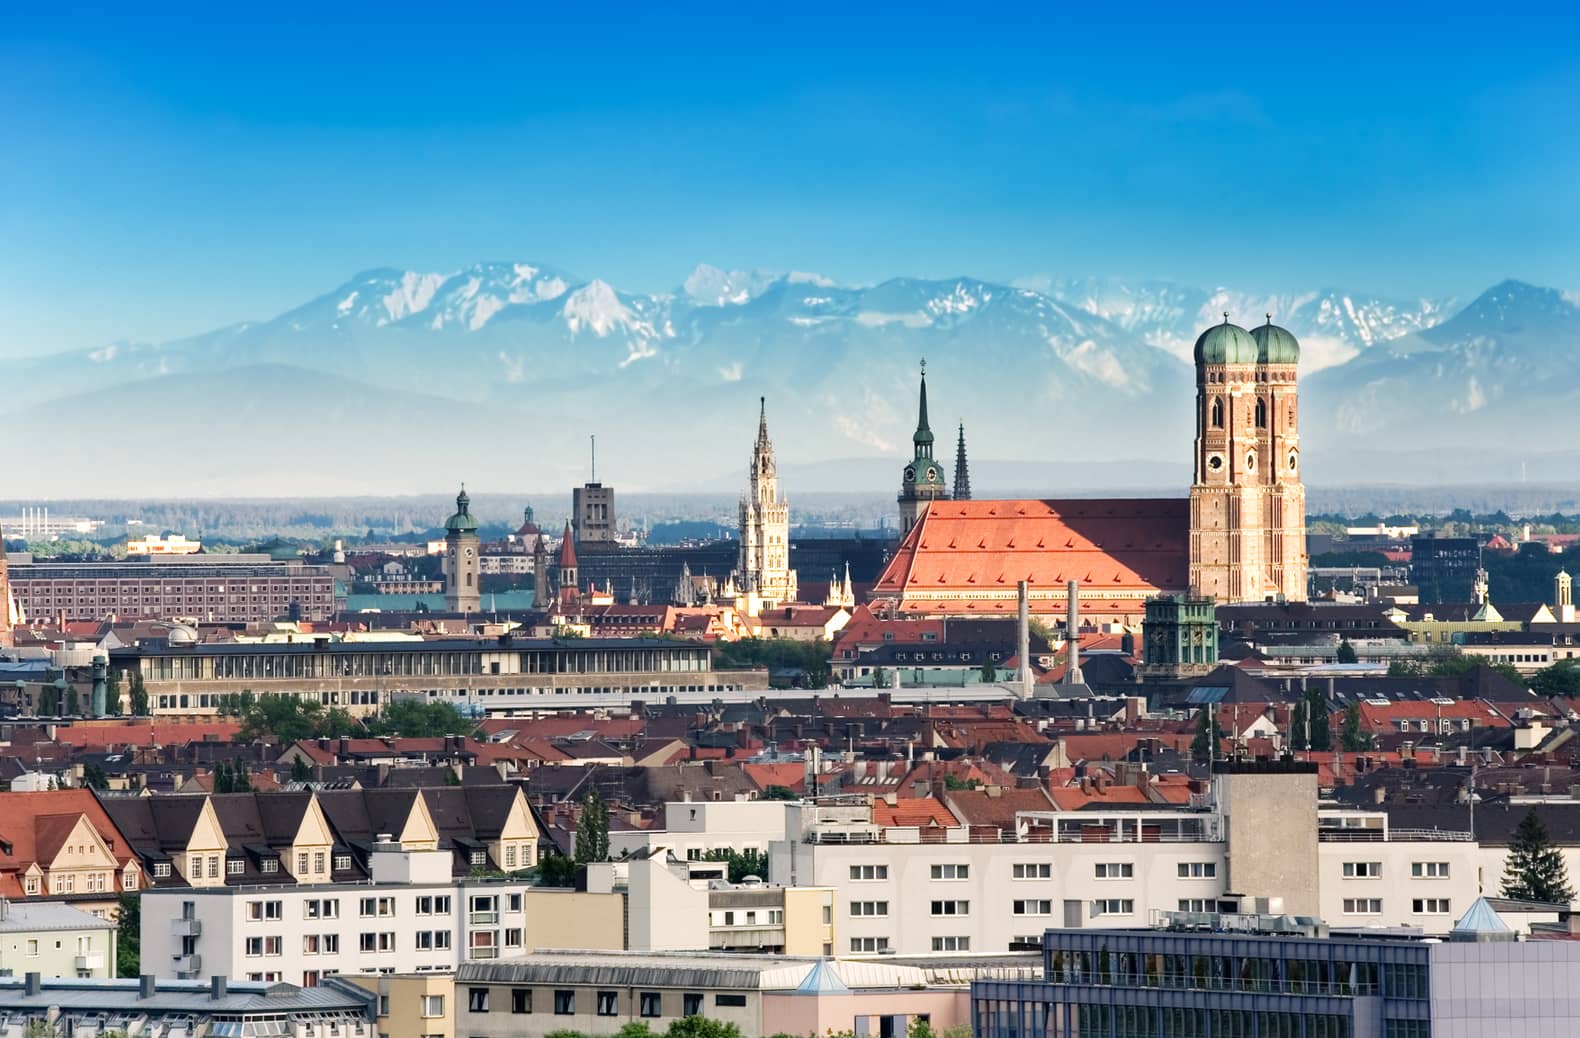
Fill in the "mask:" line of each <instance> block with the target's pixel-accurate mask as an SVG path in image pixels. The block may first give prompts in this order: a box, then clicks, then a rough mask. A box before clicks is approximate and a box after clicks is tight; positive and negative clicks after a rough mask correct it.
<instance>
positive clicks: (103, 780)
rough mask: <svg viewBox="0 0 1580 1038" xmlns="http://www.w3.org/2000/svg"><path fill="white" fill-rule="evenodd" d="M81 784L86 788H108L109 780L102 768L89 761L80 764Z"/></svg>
mask: <svg viewBox="0 0 1580 1038" xmlns="http://www.w3.org/2000/svg"><path fill="white" fill-rule="evenodd" d="M82 784H83V785H84V786H85V787H87V788H88V789H109V788H110V780H109V778H108V777H106V776H105V774H104V769H103V768H101V767H99V766H98V765H97V764H91V763H90V764H84V765H83V766H82Z"/></svg>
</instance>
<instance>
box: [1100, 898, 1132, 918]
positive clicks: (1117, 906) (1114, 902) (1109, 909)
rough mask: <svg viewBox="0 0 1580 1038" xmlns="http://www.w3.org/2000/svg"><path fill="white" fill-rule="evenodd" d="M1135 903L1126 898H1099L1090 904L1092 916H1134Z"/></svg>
mask: <svg viewBox="0 0 1580 1038" xmlns="http://www.w3.org/2000/svg"><path fill="white" fill-rule="evenodd" d="M1135 911H1136V902H1135V900H1134V899H1133V898H1128V897H1100V898H1098V899H1097V900H1096V901H1093V902H1092V914H1093V915H1134V914H1135Z"/></svg>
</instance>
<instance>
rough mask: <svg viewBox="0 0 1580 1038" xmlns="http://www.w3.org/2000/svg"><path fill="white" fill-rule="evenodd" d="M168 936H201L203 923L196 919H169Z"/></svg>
mask: <svg viewBox="0 0 1580 1038" xmlns="http://www.w3.org/2000/svg"><path fill="white" fill-rule="evenodd" d="M170 936H172V937H201V936H203V924H202V923H201V922H199V921H198V920H196V919H172V920H170Z"/></svg>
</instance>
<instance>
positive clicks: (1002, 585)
mask: <svg viewBox="0 0 1580 1038" xmlns="http://www.w3.org/2000/svg"><path fill="white" fill-rule="evenodd" d="M1189 529H1190V502H1189V501H1187V500H1185V499H1183V498H1178V499H1176V498H1135V499H1126V498H1107V499H1102V498H1100V499H1092V500H1068V501H1040V500H1006V501H935V502H932V503H930V504H929V505H928V506H927V510H926V512H924V513H923V515H922V519H921V521H920V522H918V523H917V524H916V525H915V526H914V527H913V528H912V529H911V532H910V533H909V534H907V535H906V538H905V540H904V541H903V542H901V544H900V547H899V549H898V550H897V551H896V552H895V556H894V558H893V559H892V560H891V561H890V562H889V565H888V566H887V567H885V568H884V571H883V573H882V574H881V575H880V576H879V577H878V582H877V584H876V585H875V586H874V588H873V591H874V594H878V595H888V596H897V597H899V598H900V601H901V605H900V609H901V611H902V612H907V613H909V612H913V611H914V612H930V613H955V614H959V613H965V614H968V615H969V614H971V613H983V614H992V613H1007V612H1011V611H1013V609H1014V593H1015V585H1016V583H1017V582H1018V581H1021V580H1025V581H1027V582H1028V584H1029V585H1030V586H1031V588H1032V589H1033V591H1036V592H1039V593H1041V595H1042V596H1044V597H1034V598H1033V608H1034V609H1035V610H1037V611H1038V612H1043V613H1046V612H1051V611H1056V610H1063V609H1064V589H1065V585H1066V582H1067V581H1071V580H1074V581H1078V582H1079V583H1080V586H1081V590H1082V592H1083V593H1091V597H1090V598H1083V599H1082V602H1081V606H1082V611H1083V612H1085V613H1087V614H1089V615H1090V614H1099V615H1101V614H1110V613H1116V612H1133V611H1135V610H1136V609H1138V608H1139V603H1140V602H1142V601H1144V600H1145V599H1146V598H1148V597H1151V596H1152V595H1155V594H1157V593H1158V592H1160V591H1183V590H1185V589H1186V587H1187V586H1188V562H1189V556H1188V535H1189ZM949 592H955V593H957V594H959V595H960V597H959V598H952V597H950V595H949V594H948V593H949ZM967 592H969V593H970V595H969V597H968V596H967V595H966V593H967ZM983 592H998V594H996V595H991V596H989V597H983V595H982V593H983ZM1050 594H1051V597H1047V596H1049V595H1050Z"/></svg>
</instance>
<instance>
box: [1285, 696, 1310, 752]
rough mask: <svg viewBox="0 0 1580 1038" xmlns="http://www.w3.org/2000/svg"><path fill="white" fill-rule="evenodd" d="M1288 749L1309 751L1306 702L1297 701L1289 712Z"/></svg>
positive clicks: (1308, 722) (1308, 725)
mask: <svg viewBox="0 0 1580 1038" xmlns="http://www.w3.org/2000/svg"><path fill="white" fill-rule="evenodd" d="M1289 748H1290V749H1292V750H1309V749H1311V724H1310V721H1309V720H1308V719H1307V715H1306V701H1305V700H1304V699H1300V700H1297V701H1296V702H1295V705H1294V706H1293V707H1291V708H1290V710H1289Z"/></svg>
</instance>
